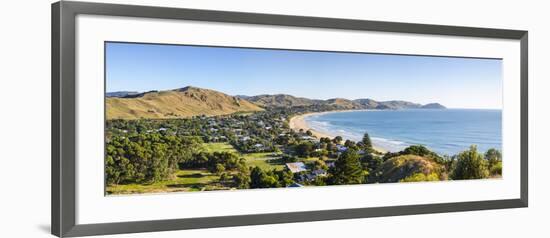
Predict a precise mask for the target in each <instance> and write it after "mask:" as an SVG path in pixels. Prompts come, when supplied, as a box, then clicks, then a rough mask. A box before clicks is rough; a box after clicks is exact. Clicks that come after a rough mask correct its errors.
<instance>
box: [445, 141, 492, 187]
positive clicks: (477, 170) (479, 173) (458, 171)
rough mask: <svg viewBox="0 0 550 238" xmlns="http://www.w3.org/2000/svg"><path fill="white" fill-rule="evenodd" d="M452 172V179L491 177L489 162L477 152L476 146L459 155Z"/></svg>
mask: <svg viewBox="0 0 550 238" xmlns="http://www.w3.org/2000/svg"><path fill="white" fill-rule="evenodd" d="M453 167H454V168H453V170H452V172H451V179H454V180H460V179H482V178H487V177H488V176H489V170H488V166H487V161H486V160H485V159H483V155H482V154H480V153H478V152H477V147H476V146H475V145H472V146H470V149H469V150H467V151H463V152H461V153H459V154H458V155H457V159H456V163H455V164H454V166H453Z"/></svg>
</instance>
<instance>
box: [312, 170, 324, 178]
mask: <svg viewBox="0 0 550 238" xmlns="http://www.w3.org/2000/svg"><path fill="white" fill-rule="evenodd" d="M311 174H313V175H315V176H316V177H317V176H327V171H325V170H324V169H318V170H313V171H312V172H311Z"/></svg>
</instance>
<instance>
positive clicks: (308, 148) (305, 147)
mask: <svg viewBox="0 0 550 238" xmlns="http://www.w3.org/2000/svg"><path fill="white" fill-rule="evenodd" d="M294 150H295V152H296V154H297V155H298V156H300V157H304V158H305V157H309V156H310V155H311V152H313V143H311V142H309V141H306V142H301V143H300V144H298V145H296V147H295V149H294Z"/></svg>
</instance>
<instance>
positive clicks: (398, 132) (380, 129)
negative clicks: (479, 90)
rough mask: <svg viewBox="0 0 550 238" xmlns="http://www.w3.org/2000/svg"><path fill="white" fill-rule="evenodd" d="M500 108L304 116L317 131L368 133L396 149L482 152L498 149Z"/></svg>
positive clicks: (350, 136)
mask: <svg viewBox="0 0 550 238" xmlns="http://www.w3.org/2000/svg"><path fill="white" fill-rule="evenodd" d="M501 114H502V113H501V110H481V109H441V110H439V109H411V110H372V111H348V112H331V113H325V114H317V115H311V116H307V117H306V118H305V121H306V123H308V125H309V126H310V127H311V128H313V129H314V130H317V131H319V132H323V133H326V134H329V135H333V136H336V135H340V136H342V137H343V138H345V139H351V140H354V141H359V140H361V138H362V136H363V134H364V133H365V132H368V133H369V135H370V137H371V140H372V142H373V144H374V145H375V146H378V147H380V148H383V149H386V150H389V151H399V150H402V149H404V148H405V147H407V146H409V145H413V144H420V145H424V146H426V147H428V148H429V149H431V150H433V151H435V152H437V153H440V154H447V155H454V154H457V153H458V152H460V151H463V150H466V149H468V148H469V146H470V145H473V144H474V145H477V146H478V150H479V151H481V152H485V151H486V150H487V149H489V148H496V149H499V150H500V149H501V144H502V133H501V118H502V117H501Z"/></svg>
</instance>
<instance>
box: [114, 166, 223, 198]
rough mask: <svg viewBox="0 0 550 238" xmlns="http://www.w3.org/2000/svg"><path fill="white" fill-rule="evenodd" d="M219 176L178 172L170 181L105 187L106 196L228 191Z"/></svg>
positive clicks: (200, 171)
mask: <svg viewBox="0 0 550 238" xmlns="http://www.w3.org/2000/svg"><path fill="white" fill-rule="evenodd" d="M219 178H220V177H219V176H217V175H215V174H212V173H210V172H208V171H206V170H179V171H178V172H176V174H175V176H174V178H173V179H171V180H167V181H161V182H155V183H149V184H123V185H112V186H108V187H107V193H108V194H131V193H164V192H180V191H202V190H220V189H228V188H226V187H225V186H223V185H222V184H220V183H219Z"/></svg>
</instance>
